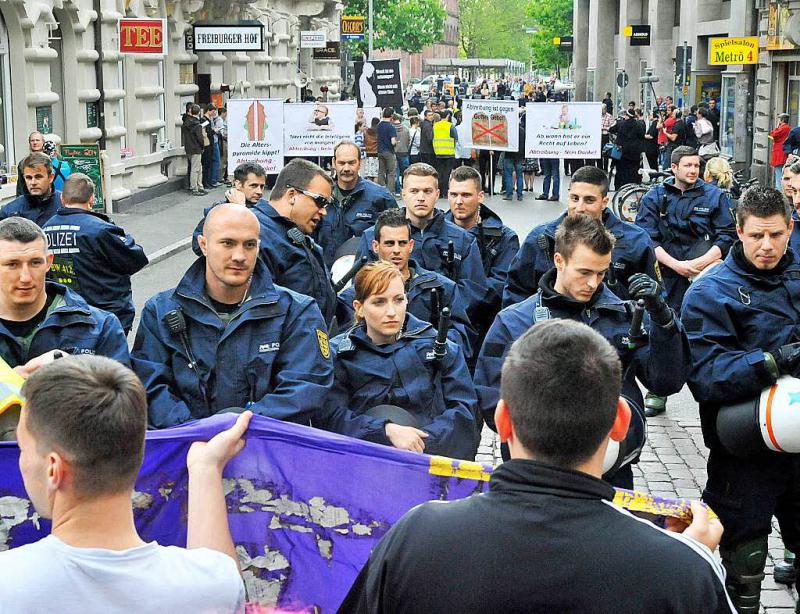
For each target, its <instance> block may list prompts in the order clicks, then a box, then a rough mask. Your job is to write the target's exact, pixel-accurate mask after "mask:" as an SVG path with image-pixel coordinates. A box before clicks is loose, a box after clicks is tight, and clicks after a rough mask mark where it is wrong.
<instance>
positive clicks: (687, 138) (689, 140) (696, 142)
mask: <svg viewBox="0 0 800 614" xmlns="http://www.w3.org/2000/svg"><path fill="white" fill-rule="evenodd" d="M699 110H700V107H698V106H697V105H696V104H693V105H692V106H691V107H690V109H689V112H688V113H686V115H684V117H683V124H684V128H685V131H684V139H683V144H684V145H688V146H689V147H693V148H694V149H699V148H700V137H699V135H698V134H697V130H698V129H697V128H695V123H696V122H697V112H698V111H699ZM709 126H711V124H710V123H709ZM713 132H714V128H713V126H712V127H711V135H710V137H709V138H710V140H709V142H711V141H713ZM701 134H705V124H704V125H703V127H702V129H701Z"/></svg>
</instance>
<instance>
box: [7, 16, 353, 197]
mask: <svg viewBox="0 0 800 614" xmlns="http://www.w3.org/2000/svg"><path fill="white" fill-rule="evenodd" d="M342 8H343V7H342V5H341V4H340V3H338V2H336V1H334V0H237V1H234V2H230V1H227V0H24V1H22V2H10V1H8V0H0V102H2V104H0V146H2V160H3V162H4V164H5V165H6V166H7V168H8V170H9V171H10V170H12V169H13V168H15V164H16V162H17V161H18V160H20V159H21V158H22V157H24V156H25V155H26V154H27V152H28V145H27V137H28V134H29V133H30V132H31V131H33V130H35V129H37V127H45V128H46V129H47V131H49V132H50V133H52V135H53V138H55V139H56V140H58V141H60V142H62V143H69V144H73V143H76V144H77V143H83V144H86V143H96V142H102V144H103V153H102V156H103V160H104V167H105V179H106V181H105V183H106V195H107V197H110V198H111V200H112V201H114V202H117V203H121V204H124V203H125V201H126V199H127V200H128V202H131V200H135V195H137V194H140V195H141V194H142V193H147V192H146V191H147V190H148V189H152V188H156V187H157V186H161V185H162V184H165V183H167V182H169V181H170V179H172V178H174V177H175V176H177V175H182V174H184V173H185V167H186V160H185V156H184V155H183V149H182V147H181V143H180V127H181V123H182V121H181V115H182V113H183V110H184V106H185V103H186V102H187V101H194V100H196V97H197V94H198V89H199V88H198V85H197V79H196V75H197V74H202V73H206V74H209V75H210V76H211V93H212V95H213V94H215V93H216V94H218V95H219V93H220V90H221V86H222V84H228V85H230V88H231V93H230V94H225V95H224V96H225V97H227V96H233V97H238V98H256V97H257V98H281V99H287V98H292V99H296V98H297V97H298V93H299V88H298V85H297V81H298V79H297V77H298V66H299V68H300V70H302V72H303V73H304V74H305V75H307V76H308V87H309V88H311V89H312V91H313V92H314V93H315V94H316V95H319V93H320V88H321V87H322V86H327V87H328V88H329V89H330V91H329V95H331V96H332V97H333V96H335V97H336V98H337V99H338V92H339V83H340V76H339V61H338V60H313V61H312V50H311V49H299V38H300V36H299V33H300V31H301V30H317V31H320V30H323V31H325V32H326V33H327V38H328V40H331V41H335V40H338V39H339V15H340V13H341V10H342ZM123 17H137V18H165V19H166V29H167V36H166V38H167V52H166V54H164V55H158V56H149V55H143V54H136V55H129V54H120V53H119V33H118V22H119V20H120V19H121V18H123ZM254 20H255V21H258V22H260V23H262V24H263V26H264V34H265V45H264V50H263V51H259V52H232V53H231V52H226V53H221V52H204V53H201V52H198V53H194V52H192V51H187V50H186V46H185V43H184V33H185V32H186V31H187V30H189V29H190V28H191V27H192V24H194V23H196V22H204V23H223V24H224V23H237V22H240V21H254ZM100 102H102V105H99V104H98V103H100ZM98 109H104V113H103V116H102V118H98V116H97V115H98ZM102 125H104V126H105V131H102V130H101V128H100V126H102ZM14 189H15V186H14V185H13V184H10V183H9V184H7V185H4V186H2V188H0V201H7V200H8V198H9V197H11V196H12V195H13V192H14Z"/></svg>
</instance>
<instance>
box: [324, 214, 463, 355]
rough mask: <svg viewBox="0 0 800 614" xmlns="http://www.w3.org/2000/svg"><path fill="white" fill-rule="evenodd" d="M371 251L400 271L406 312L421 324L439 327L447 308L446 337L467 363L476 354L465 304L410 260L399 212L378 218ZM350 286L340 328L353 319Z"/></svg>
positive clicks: (406, 228) (341, 304)
mask: <svg viewBox="0 0 800 614" xmlns="http://www.w3.org/2000/svg"><path fill="white" fill-rule="evenodd" d="M375 237H376V238H375V239H373V241H372V251H373V252H374V253H375V255H377V257H378V258H379V259H380V260H384V261H386V262H391V263H392V264H393V265H394V266H396V267H397V268H398V269H400V272H401V273H402V275H403V283H404V284H405V290H406V301H407V307H406V308H407V311H408V313H410V314H411V315H413V316H414V317H415V318H417V319H418V320H421V321H422V322H429V323H430V324H432V325H433V326H434V328H435V327H436V326H438V323H439V316H440V314H441V310H442V309H443V308H444V307H449V308H450V314H451V315H450V319H451V325H450V332H449V334H448V338H449V339H451V340H452V341H453V342H454V343H457V344H458V345H460V346H461V349H462V350H463V352H464V356H465V358H466V359H467V361H469V360H470V358H471V357H472V355H473V353H476V354H477V346H476V341H477V334H476V333H475V330H474V328H473V327H472V324H471V322H470V320H469V316H468V315H467V312H466V309H465V308H464V301H463V300H462V299H461V295H460V293H459V291H458V287H457V286H456V284H455V283H454V282H452V281H451V280H450V279H448V278H447V277H445V276H444V275H440V274H439V273H436V272H434V271H426V270H425V269H423V268H422V267H420V266H419V265H418V264H417V263H416V262H415V261H414V260H412V259H411V254H412V252H413V251H414V239H412V238H411V224H410V223H409V221H408V219H407V218H406V216H405V214H404V213H403V212H402V211H401V210H400V209H397V208H395V209H388V210H387V211H384V212H383V213H381V214H380V215H379V216H378V221H377V222H376V224H375ZM354 298H355V288H353V287H352V286H351V287H349V288H347V289H345V290H343V291H342V292H341V293H340V294H339V301H338V308H337V320H338V322H339V324H340V325H341V326H343V327H344V326H346V325H349V324H348V323H350V322H352V321H353V319H354V316H355V309H354V308H353V300H354Z"/></svg>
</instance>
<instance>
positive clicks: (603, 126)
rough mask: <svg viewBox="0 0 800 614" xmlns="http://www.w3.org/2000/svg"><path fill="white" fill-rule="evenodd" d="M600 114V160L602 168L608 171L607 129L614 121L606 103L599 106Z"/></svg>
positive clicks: (609, 136)
mask: <svg viewBox="0 0 800 614" xmlns="http://www.w3.org/2000/svg"><path fill="white" fill-rule="evenodd" d="M600 109H601V112H602V115H601V116H600V151H601V154H600V158H601V161H602V168H603V170H604V171H605V172H606V173H608V160H609V158H608V153H607V152H606V144H607V143H608V142H609V141H610V140H611V135H610V133H609V130H610V129H611V126H613V125H614V124H615V123H616V120H615V119H614V116H613V115H612V114H611V112H610V111H609V110H608V107H607V106H606V105H602V106H601V107H600Z"/></svg>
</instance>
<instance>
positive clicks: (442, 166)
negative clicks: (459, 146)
mask: <svg viewBox="0 0 800 614" xmlns="http://www.w3.org/2000/svg"><path fill="white" fill-rule="evenodd" d="M437 115H438V114H437ZM437 115H434V116H433V151H434V153H435V154H436V165H435V168H436V171H437V172H438V173H439V193H440V194H447V178H448V177H449V176H450V171H452V170H453V166H454V164H455V160H456V141H458V132H457V131H456V127H455V126H454V125H453V116H452V114H451V113H450V111H444V113H443V114H442V115H438V116H437Z"/></svg>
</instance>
